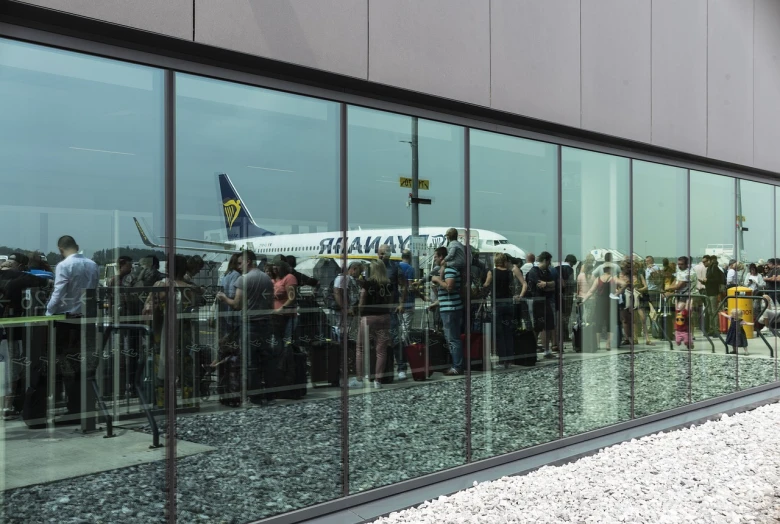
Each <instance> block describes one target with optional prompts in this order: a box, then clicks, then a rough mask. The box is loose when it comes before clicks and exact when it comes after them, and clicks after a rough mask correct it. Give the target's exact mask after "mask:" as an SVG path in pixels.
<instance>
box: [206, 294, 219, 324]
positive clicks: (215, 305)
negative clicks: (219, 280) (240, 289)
mask: <svg viewBox="0 0 780 524" xmlns="http://www.w3.org/2000/svg"><path fill="white" fill-rule="evenodd" d="M218 316H219V301H218V300H217V299H216V298H215V299H214V302H212V303H211V305H210V306H209V310H208V316H207V318H208V325H209V327H210V328H211V329H214V328H215V327H217V317H218Z"/></svg>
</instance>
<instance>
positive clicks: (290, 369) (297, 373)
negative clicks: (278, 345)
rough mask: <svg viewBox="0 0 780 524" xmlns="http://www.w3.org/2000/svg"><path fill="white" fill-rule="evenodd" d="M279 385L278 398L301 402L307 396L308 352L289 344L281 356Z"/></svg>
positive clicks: (277, 385)
mask: <svg viewBox="0 0 780 524" xmlns="http://www.w3.org/2000/svg"><path fill="white" fill-rule="evenodd" d="M278 370H279V375H278V376H279V378H280V381H279V383H277V384H275V386H276V387H278V388H281V389H280V390H279V392H278V393H277V394H276V396H277V398H286V399H291V400H299V399H301V398H303V397H304V396H306V352H304V351H303V350H301V348H299V347H298V346H296V345H295V344H288V345H287V346H286V347H285V348H284V349H283V350H282V353H281V355H280V356H279V368H278Z"/></svg>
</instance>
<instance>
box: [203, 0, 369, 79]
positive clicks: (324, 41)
mask: <svg viewBox="0 0 780 524" xmlns="http://www.w3.org/2000/svg"><path fill="white" fill-rule="evenodd" d="M195 40H196V41H197V42H202V43H204V44H209V45H214V46H217V47H223V48H226V49H234V50H237V51H242V52H244V53H250V54H254V55H259V56H264V57H267V58H272V59H274V60H281V61H283V62H291V63H294V64H300V65H304V66H308V67H314V68H317V69H323V70H326V71H333V72H336V73H341V74H345V75H349V76H354V77H358V78H368V0H316V1H312V0H219V1H215V0H197V1H196V4H195Z"/></svg>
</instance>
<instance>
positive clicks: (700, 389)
mask: <svg viewBox="0 0 780 524" xmlns="http://www.w3.org/2000/svg"><path fill="white" fill-rule="evenodd" d="M690 177H691V180H690V187H691V191H690V208H691V221H690V253H691V254H692V255H694V256H703V255H708V256H709V267H708V270H707V273H706V282H705V294H706V295H707V302H708V304H707V306H708V311H709V315H710V317H709V323H708V324H706V326H707V329H710V330H712V331H713V333H712V334H711V335H713V336H712V338H714V336H718V340H717V341H716V347H715V349H716V350H715V354H712V353H710V352H709V351H696V352H693V353H692V355H691V401H693V402H698V401H701V400H705V399H708V398H712V397H715V396H719V395H724V394H727V393H731V392H733V391H735V390H736V388H737V359H736V358H735V357H734V356H732V355H726V347H727V346H726V345H725V344H724V342H725V340H726V337H727V331H728V328H729V321H728V319H727V318H724V316H723V315H722V314H721V313H723V311H724V310H725V309H727V305H726V302H725V301H724V298H725V297H726V292H727V287H728V286H729V285H731V286H732V287H734V286H735V285H736V283H737V263H738V260H737V259H738V258H739V259H744V252H743V253H738V251H737V249H736V248H735V245H736V244H737V241H736V229H735V216H736V209H735V184H734V179H733V178H730V177H725V176H720V175H713V174H710V173H702V172H699V171H691V172H690ZM704 217H706V218H704ZM729 278H731V279H732V284H729V283H728V280H729ZM716 281H717V284H716ZM708 285H709V290H708V289H707V286H708ZM716 286H717V287H716ZM716 291H717V295H714V293H715V292H716ZM716 323H717V324H716ZM696 342H698V340H697V341H696ZM729 351H733V349H731V350H729Z"/></svg>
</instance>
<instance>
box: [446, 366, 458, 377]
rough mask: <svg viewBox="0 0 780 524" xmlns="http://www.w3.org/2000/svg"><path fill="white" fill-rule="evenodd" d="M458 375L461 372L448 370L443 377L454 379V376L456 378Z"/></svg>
mask: <svg viewBox="0 0 780 524" xmlns="http://www.w3.org/2000/svg"><path fill="white" fill-rule="evenodd" d="M460 374H461V372H460V371H458V370H457V369H455V368H450V369H449V370H448V371H447V372H446V373H444V376H446V377H456V376H458V375H460Z"/></svg>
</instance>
